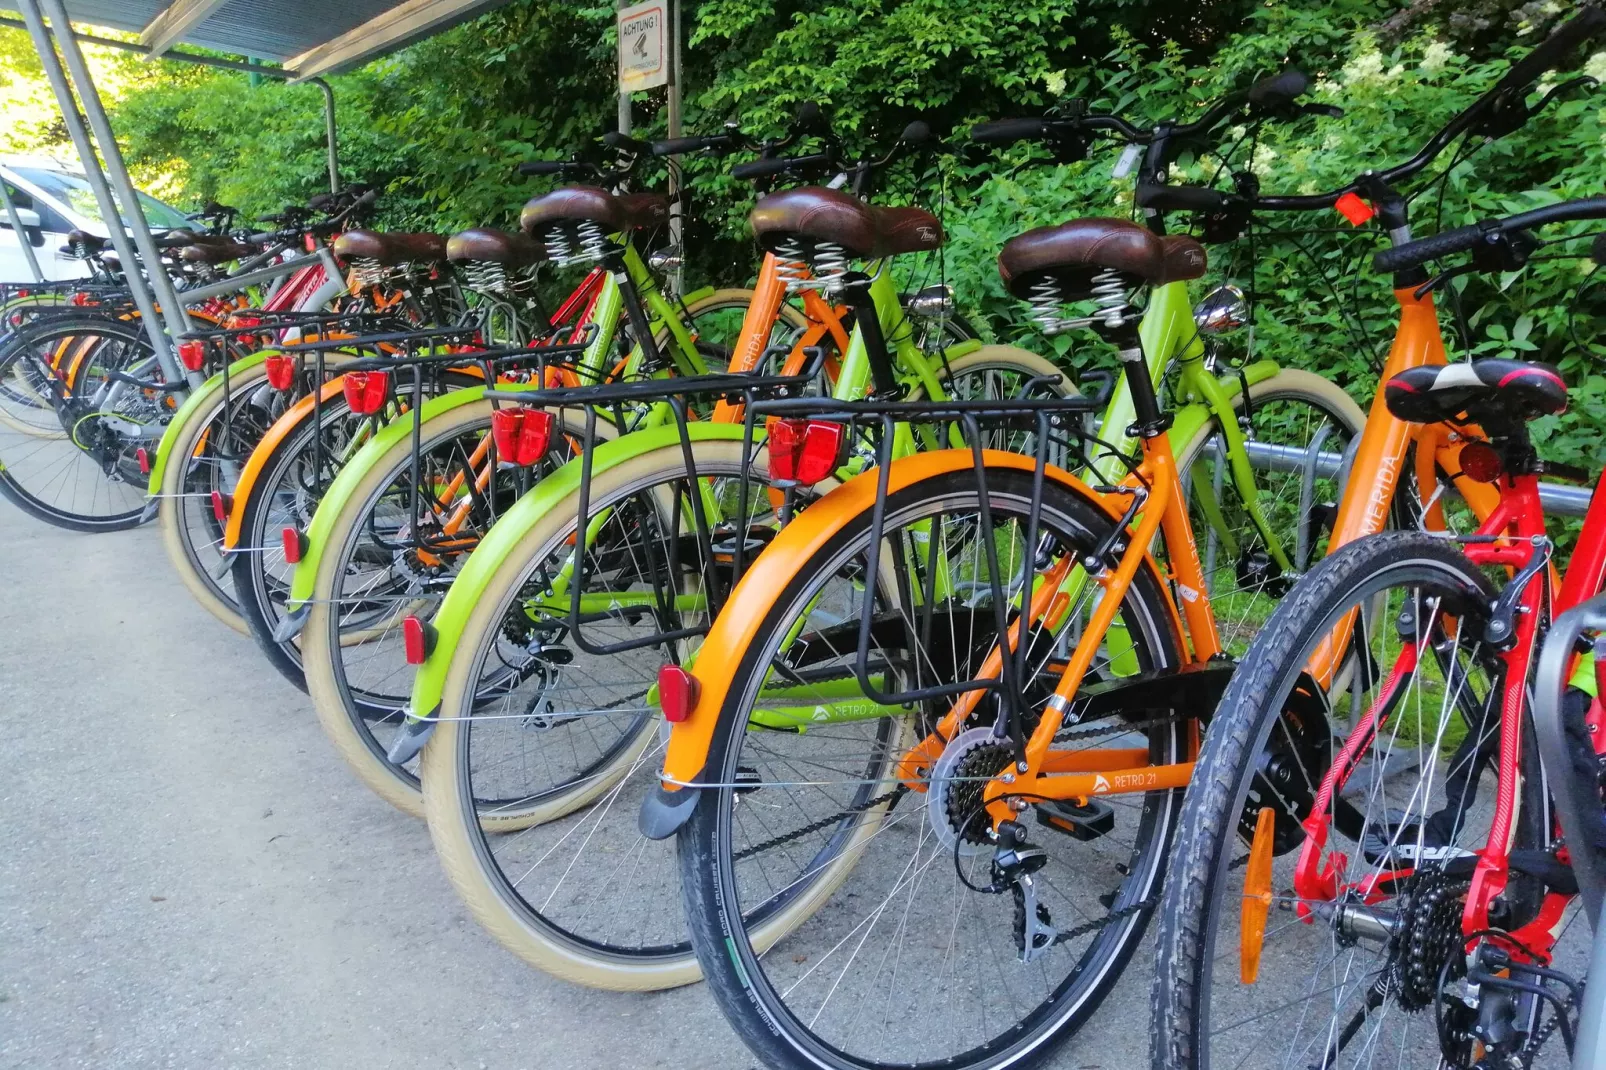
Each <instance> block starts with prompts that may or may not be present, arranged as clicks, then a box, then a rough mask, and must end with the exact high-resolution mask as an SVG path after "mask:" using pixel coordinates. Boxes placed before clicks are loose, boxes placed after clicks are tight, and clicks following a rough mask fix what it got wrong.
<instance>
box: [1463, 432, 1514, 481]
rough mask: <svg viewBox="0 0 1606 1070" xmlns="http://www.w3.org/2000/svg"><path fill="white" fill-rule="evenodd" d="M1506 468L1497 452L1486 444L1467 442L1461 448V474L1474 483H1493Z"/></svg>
mask: <svg viewBox="0 0 1606 1070" xmlns="http://www.w3.org/2000/svg"><path fill="white" fill-rule="evenodd" d="M1505 469H1506V466H1505V465H1504V464H1502V463H1501V461H1500V454H1499V452H1498V451H1497V450H1496V449H1495V448H1494V447H1493V446H1491V445H1489V444H1488V443H1487V442H1468V443H1467V444H1466V445H1464V446H1462V447H1461V474H1462V475H1464V476H1466V477H1467V478H1468V479H1470V480H1472V481H1473V482H1475V483H1494V482H1496V481H1498V480H1499V479H1500V473H1501V472H1504V471H1505Z"/></svg>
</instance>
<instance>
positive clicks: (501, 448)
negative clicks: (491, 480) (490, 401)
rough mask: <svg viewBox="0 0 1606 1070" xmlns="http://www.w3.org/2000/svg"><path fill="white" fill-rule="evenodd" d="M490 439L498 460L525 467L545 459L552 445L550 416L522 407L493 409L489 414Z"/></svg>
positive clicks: (548, 413) (541, 410)
mask: <svg viewBox="0 0 1606 1070" xmlns="http://www.w3.org/2000/svg"><path fill="white" fill-rule="evenodd" d="M491 440H492V441H493V442H495V443H496V455H497V456H498V457H499V458H501V459H502V460H504V461H507V462H508V463H510V464H516V465H518V466H519V467H520V468H527V467H529V466H530V465H532V464H535V463H536V462H537V461H539V460H540V459H541V458H542V457H545V456H546V451H547V447H548V446H550V445H551V444H552V414H551V413H550V412H547V411H546V410H545V409H529V408H524V407H522V406H520V407H516V408H509V409H497V410H496V411H495V412H493V413H491Z"/></svg>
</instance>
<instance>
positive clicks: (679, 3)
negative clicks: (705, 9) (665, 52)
mask: <svg viewBox="0 0 1606 1070" xmlns="http://www.w3.org/2000/svg"><path fill="white" fill-rule="evenodd" d="M669 5H670V8H671V10H672V12H673V13H672V14H671V15H670V19H669V32H670V33H671V34H673V35H674V38H673V40H672V41H671V43H670V46H669V87H668V88H669V136H670V137H672V138H676V137H680V136H681V125H680V9H681V8H682V7H684V6H685V3H684V0H669ZM680 189H681V181H680V164H679V161H675V160H671V161H670V166H669V202H670V206H671V207H670V215H669V244H671V245H673V246H674V247H675V248H676V249H677V250H679V252H680V262H681V266H680V267H677V268H676V269H675V275H674V286H675V292H676V293H677V294H683V293H685V292H686V268H685V263H686V246H685V230H686V221H685V216H686V208H685V205H683V204H681V201H680Z"/></svg>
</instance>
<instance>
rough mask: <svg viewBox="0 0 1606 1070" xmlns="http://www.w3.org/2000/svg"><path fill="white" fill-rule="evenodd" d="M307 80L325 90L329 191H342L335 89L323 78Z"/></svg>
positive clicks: (324, 114)
mask: <svg viewBox="0 0 1606 1070" xmlns="http://www.w3.org/2000/svg"><path fill="white" fill-rule="evenodd" d="M307 81H309V82H311V83H312V84H313V85H315V86H317V87H318V88H319V89H321V90H323V127H324V135H325V137H326V138H327V139H328V142H329V192H330V193H339V192H340V141H339V138H338V137H337V134H338V131H337V130H336V128H335V91H334V89H332V88H331V87H330V85H329V83H328V82H326V81H324V80H323V79H322V78H308V79H307Z"/></svg>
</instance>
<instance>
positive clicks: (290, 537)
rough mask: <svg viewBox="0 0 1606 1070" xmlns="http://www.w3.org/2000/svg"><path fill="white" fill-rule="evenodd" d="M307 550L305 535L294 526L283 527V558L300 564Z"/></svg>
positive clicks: (291, 562) (294, 563) (293, 563)
mask: <svg viewBox="0 0 1606 1070" xmlns="http://www.w3.org/2000/svg"><path fill="white" fill-rule="evenodd" d="M306 552H307V537H306V536H305V535H303V534H301V532H300V531H298V530H296V529H295V528H285V529H284V559H285V560H286V561H288V562H289V563H290V564H292V565H299V564H301V558H302V557H303V556H305V554H306Z"/></svg>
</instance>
